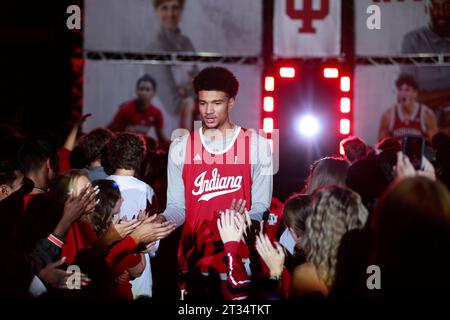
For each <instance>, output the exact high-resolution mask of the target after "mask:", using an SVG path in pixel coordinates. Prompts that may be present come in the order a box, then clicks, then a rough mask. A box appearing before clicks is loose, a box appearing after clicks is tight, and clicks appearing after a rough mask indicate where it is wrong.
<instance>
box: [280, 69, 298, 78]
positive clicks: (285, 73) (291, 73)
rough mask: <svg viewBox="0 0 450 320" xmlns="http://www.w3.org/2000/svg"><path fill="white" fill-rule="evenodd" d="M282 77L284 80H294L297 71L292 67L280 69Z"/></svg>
mask: <svg viewBox="0 0 450 320" xmlns="http://www.w3.org/2000/svg"><path fill="white" fill-rule="evenodd" d="M280 77H282V78H294V77H295V69H294V68H292V67H282V68H280Z"/></svg>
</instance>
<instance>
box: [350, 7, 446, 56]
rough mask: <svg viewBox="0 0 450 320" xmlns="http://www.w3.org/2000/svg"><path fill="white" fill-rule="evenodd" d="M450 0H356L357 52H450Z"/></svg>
mask: <svg viewBox="0 0 450 320" xmlns="http://www.w3.org/2000/svg"><path fill="white" fill-rule="evenodd" d="M449 28H450V0H404V1H394V0H391V1H376V0H358V1H355V31H356V54H357V55H360V56H374V55H398V54H418V53H442V52H447V53H448V52H450V40H449V37H450V34H449V32H450V30H449Z"/></svg>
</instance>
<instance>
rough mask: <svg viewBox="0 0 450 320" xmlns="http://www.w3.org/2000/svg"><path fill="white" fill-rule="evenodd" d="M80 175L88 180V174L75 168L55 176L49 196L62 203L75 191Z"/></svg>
mask: <svg viewBox="0 0 450 320" xmlns="http://www.w3.org/2000/svg"><path fill="white" fill-rule="evenodd" d="M81 177H85V178H87V179H88V180H89V181H90V179H89V175H88V174H87V173H86V172H84V171H81V170H76V169H73V170H70V171H68V172H66V173H64V174H62V175H60V176H58V177H56V178H55V180H54V181H53V183H52V187H51V188H50V193H51V197H53V198H54V199H55V200H57V201H58V202H62V203H64V202H65V201H66V200H67V198H68V197H69V196H70V194H72V193H73V192H74V191H75V186H76V184H77V182H78V179H79V178H81Z"/></svg>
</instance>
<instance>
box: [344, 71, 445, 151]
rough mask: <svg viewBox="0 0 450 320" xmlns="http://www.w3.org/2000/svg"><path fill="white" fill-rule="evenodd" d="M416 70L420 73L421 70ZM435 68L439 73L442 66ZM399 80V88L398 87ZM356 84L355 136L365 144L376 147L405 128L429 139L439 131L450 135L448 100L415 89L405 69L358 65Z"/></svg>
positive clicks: (414, 83) (411, 78)
mask: <svg viewBox="0 0 450 320" xmlns="http://www.w3.org/2000/svg"><path fill="white" fill-rule="evenodd" d="M417 68H418V72H421V70H420V67H417ZM424 68H426V70H428V68H433V67H424ZM434 68H435V69H436V70H435V72H439V69H441V68H443V67H434ZM446 68H450V67H446ZM426 72H428V71H426ZM446 72H449V70H446ZM400 78H402V80H401V81H399V82H400V87H399V88H398V87H397V85H396V84H397V80H399V79H400ZM354 81H355V90H354V111H353V117H354V118H353V123H354V134H355V135H357V136H359V137H361V138H362V139H363V140H364V141H365V142H366V143H368V144H370V145H374V144H376V143H377V142H378V141H380V139H381V138H382V137H383V136H386V135H391V136H393V135H394V132H395V131H396V130H397V129H399V128H400V127H402V126H403V127H405V128H407V129H405V130H403V131H405V132H410V133H413V132H414V130H415V131H416V132H417V133H418V134H421V135H423V136H424V137H425V138H428V139H431V136H432V135H433V134H434V133H436V131H437V130H439V131H442V132H446V133H450V109H449V106H450V103H449V100H448V99H445V98H442V97H438V96H437V95H436V96H435V95H434V94H429V93H428V92H427V91H423V90H421V89H420V87H419V86H417V90H416V89H414V86H416V85H417V82H414V81H415V78H414V77H413V76H411V75H410V74H407V73H404V68H403V67H401V66H399V65H383V66H373V65H370V66H358V67H357V68H356V71H355V80H354ZM442 92H443V93H445V90H444V91H442ZM441 98H442V99H441ZM383 121H384V122H383ZM402 123H403V124H402ZM383 125H384V128H383ZM435 126H436V127H435ZM419 131H420V132H419ZM400 133H401V132H400Z"/></svg>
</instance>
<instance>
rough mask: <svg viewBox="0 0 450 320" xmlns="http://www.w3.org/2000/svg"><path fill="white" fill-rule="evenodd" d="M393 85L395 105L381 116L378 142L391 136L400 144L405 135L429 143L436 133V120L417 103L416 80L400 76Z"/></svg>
mask: <svg viewBox="0 0 450 320" xmlns="http://www.w3.org/2000/svg"><path fill="white" fill-rule="evenodd" d="M395 85H396V87H397V104H396V105H395V106H393V107H391V108H389V109H388V110H386V111H385V112H384V113H383V115H382V116H381V123H380V130H379V134H378V141H380V140H381V139H383V138H384V137H388V136H391V137H394V138H396V139H397V140H399V141H400V142H401V141H402V139H403V137H404V136H405V135H419V136H423V137H424V138H425V139H429V140H430V141H431V138H432V137H433V136H434V134H436V133H437V132H438V128H437V120H436V116H435V115H434V112H433V111H432V110H431V109H430V108H428V107H427V106H425V105H423V104H421V103H418V102H417V95H418V86H417V82H416V80H415V79H414V77H413V76H411V75H409V74H402V75H400V77H399V78H398V79H397V81H396V83H395Z"/></svg>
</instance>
